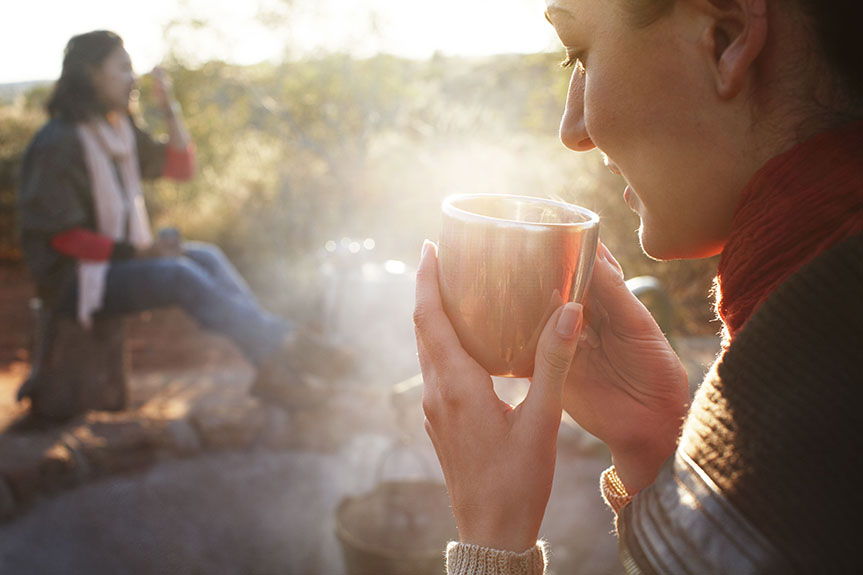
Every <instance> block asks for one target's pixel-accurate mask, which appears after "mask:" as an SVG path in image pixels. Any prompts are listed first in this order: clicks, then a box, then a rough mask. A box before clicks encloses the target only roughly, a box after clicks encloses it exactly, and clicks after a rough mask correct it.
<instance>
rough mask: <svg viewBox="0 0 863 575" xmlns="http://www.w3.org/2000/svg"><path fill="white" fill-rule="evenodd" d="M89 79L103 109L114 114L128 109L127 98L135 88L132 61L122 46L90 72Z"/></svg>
mask: <svg viewBox="0 0 863 575" xmlns="http://www.w3.org/2000/svg"><path fill="white" fill-rule="evenodd" d="M91 79H92V81H93V88H94V89H95V90H96V96H97V97H98V98H99V101H100V103H101V104H102V105H103V106H104V107H105V109H107V110H108V111H116V112H125V111H126V110H127V109H128V107H129V96H130V95H131V93H132V90H133V89H134V87H135V75H134V73H133V71H132V60H131V59H130V58H129V54H128V52H126V50H125V49H124V48H123V47H122V46H118V47H117V48H116V49H115V50H114V51H113V52H111V53H110V54H109V55H108V57H107V58H105V60H103V61H102V64H101V65H100V66H99V67H98V68H96V69H95V70H93V71H92V73H91Z"/></svg>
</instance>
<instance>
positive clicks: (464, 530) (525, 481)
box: [414, 242, 582, 552]
mask: <svg viewBox="0 0 863 575" xmlns="http://www.w3.org/2000/svg"><path fill="white" fill-rule="evenodd" d="M556 297H557V298H558V301H556V302H554V305H555V307H556V308H557V309H556V311H555V312H554V313H553V314H552V316H551V318H550V319H549V321H548V323H547V324H546V326H545V329H544V331H543V333H542V335H541V337H540V340H539V345H538V348H537V356H536V369H535V373H534V377H533V378H532V382H531V385H530V389H529V391H528V394H527V397H526V398H525V399H524V401H523V402H522V403H520V404H519V405H518V406H516V407H512V406H510V405H509V404H507V403H505V402H503V401H501V400H500V399H498V397H497V395H495V392H494V387H493V385H492V379H491V377H490V376H489V374H488V372H486V371H485V369H483V368H482V367H481V366H480V365H479V364H478V363H477V362H475V361H474V360H473V359H472V358H471V357H470V356H469V355H468V354H467V353H466V352H465V351H464V349H463V348H462V347H461V344H460V343H459V340H458V337H457V336H456V333H455V331H454V330H453V328H452V325H451V324H450V322H449V319H448V318H447V316H446V314H445V313H444V310H443V306H442V304H441V298H440V292H439V289H438V273H437V249H436V247H435V245H434V244H432V243H431V242H427V243H426V244H425V245H424V246H423V255H422V259H421V261H420V266H419V269H418V272H417V300H416V310H415V312H414V323H415V328H416V337H417V348H418V351H419V358H420V364H421V367H422V372H423V382H424V388H423V409H424V411H425V414H426V422H425V426H426V431H427V432H428V434H429V437H430V438H431V440H432V443H433V444H434V447H435V451H436V452H437V456H438V459H439V460H440V463H441V467H442V469H443V473H444V477H445V479H446V483H447V489H448V491H449V495H450V500H451V502H452V507H453V513H454V515H455V519H456V524H457V526H458V530H459V539H460V540H461V541H462V542H464V543H473V544H477V545H483V546H486V547H493V548H496V549H504V550H509V551H515V552H522V551H525V550H527V549H530V548H532V547H533V546H534V545H535V544H536V540H537V537H538V535H539V528H540V525H541V523H542V518H543V515H544V513H545V507H546V505H547V503H548V498H549V495H550V494H551V486H552V479H553V477H554V466H555V457H556V451H557V433H558V428H559V426H560V418H561V414H562V406H563V403H562V402H563V386H564V382H565V380H566V374H567V371H568V370H569V366H570V362H571V361H572V357H573V354H574V353H575V348H576V344H577V342H578V338H579V334H580V331H581V324H582V307H581V306H580V305H578V304H574V303H569V304H566V305H563V303H564V302H563V300H562V299H560V296H556Z"/></svg>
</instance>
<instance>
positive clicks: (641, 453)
mask: <svg viewBox="0 0 863 575" xmlns="http://www.w3.org/2000/svg"><path fill="white" fill-rule="evenodd" d="M679 432H680V425H674V426H673V428H672V427H671V426H669V429H668V430H666V431H665V432H664V433H661V434H656V435H652V436H651V437H649V438H642V440H641V441H638V442H633V443H631V444H629V445H627V446H623V447H616V448H610V450H611V462H612V464H613V465H614V469H615V472H616V474H617V477H618V478H619V479H620V481H621V482H622V483H623V486H624V487H625V488H626V491H627V493H629V494H630V495H635V494H636V493H638V492H639V491H641V490H642V489H644V488H645V487H647V486H648V485H650V484H651V483H653V482H654V480H656V476H657V475H658V474H659V469H660V468H661V467H662V464H663V463H665V461H666V460H667V459H668V458H669V457H671V456H672V454H674V451H675V450H676V449H677V440H678V437H679Z"/></svg>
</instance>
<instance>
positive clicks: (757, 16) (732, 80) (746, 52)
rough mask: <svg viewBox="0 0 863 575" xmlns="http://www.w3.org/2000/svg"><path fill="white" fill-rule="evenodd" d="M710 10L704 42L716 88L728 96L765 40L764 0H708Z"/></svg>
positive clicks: (732, 94) (734, 92) (736, 89)
mask: <svg viewBox="0 0 863 575" xmlns="http://www.w3.org/2000/svg"><path fill="white" fill-rule="evenodd" d="M709 3H710V4H711V6H712V8H713V10H712V12H713V14H712V20H711V24H710V26H709V28H708V29H707V30H706V31H705V34H706V36H707V37H706V38H705V40H706V44H707V46H708V47H709V48H710V50H711V53H712V55H713V64H714V66H715V68H714V73H715V77H716V78H715V80H716V91H717V93H718V94H719V97H721V98H723V99H731V98H734V97H735V96H737V94H739V93H740V90H741V89H742V88H743V84H744V81H745V80H746V76H747V74H748V73H749V72H750V71H751V70H752V67H753V66H754V63H755V60H756V59H757V58H758V56H759V55H760V54H761V53H762V51H763V50H764V46H765V45H766V43H767V5H766V0H709Z"/></svg>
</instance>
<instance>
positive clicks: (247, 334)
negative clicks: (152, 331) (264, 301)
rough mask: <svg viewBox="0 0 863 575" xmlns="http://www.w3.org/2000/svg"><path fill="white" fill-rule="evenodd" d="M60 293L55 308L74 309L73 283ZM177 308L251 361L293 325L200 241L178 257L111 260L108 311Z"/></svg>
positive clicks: (267, 353) (276, 344)
mask: <svg viewBox="0 0 863 575" xmlns="http://www.w3.org/2000/svg"><path fill="white" fill-rule="evenodd" d="M73 291H74V293H72V294H68V295H69V296H70V297H65V298H62V302H61V304H60V308H59V311H60V312H64V313H75V309H76V306H77V300H78V297H77V286H75V289H74V290H73ZM175 306H176V307H179V308H181V309H183V310H184V311H185V312H186V313H187V314H189V315H190V316H191V317H192V318H193V319H194V320H195V322H196V323H197V324H198V325H200V326H201V327H203V328H205V329H208V330H211V331H214V332H216V333H219V334H221V335H224V336H225V337H227V338H228V339H229V340H230V341H231V342H233V343H234V345H236V346H237V348H238V349H239V350H240V351H241V352H242V353H243V355H245V356H246V358H247V359H248V360H249V361H250V362H251V363H253V364H254V365H255V366H258V367H259V366H260V365H261V364H263V363H264V361H266V359H267V358H268V357H269V356H270V355H271V354H272V353H274V352H275V351H276V350H277V349H278V347H279V345H280V343H281V341H282V339H283V338H284V336H285V335H286V334H287V333H289V332H290V331H291V330H292V329H293V326H292V324H291V323H290V322H288V321H286V320H284V319H281V318H279V317H276V316H275V315H273V314H271V313H269V312H267V311H266V310H264V309H263V308H262V307H261V306H260V304H258V302H257V300H256V299H255V296H254V295H253V294H252V292H251V290H250V289H249V287H248V286H247V285H246V282H245V281H244V280H243V278H242V277H241V276H240V274H239V272H237V270H236V269H235V268H234V266H233V264H231V262H230V261H229V260H228V258H227V257H226V256H225V254H224V253H222V250H220V249H219V248H218V247H217V246H215V245H212V244H206V243H203V242H185V243H184V244H183V256H182V257H178V258H153V259H132V260H121V261H116V262H111V265H110V267H109V268H108V276H107V278H106V280H105V299H104V302H103V306H102V309H101V310H100V311H99V312H98V313H99V314H100V315H101V314H106V315H115V314H129V313H137V312H141V311H146V310H151V309H157V308H166V307H175Z"/></svg>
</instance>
